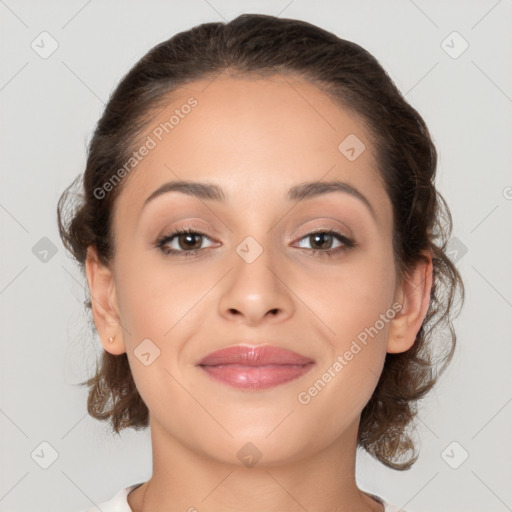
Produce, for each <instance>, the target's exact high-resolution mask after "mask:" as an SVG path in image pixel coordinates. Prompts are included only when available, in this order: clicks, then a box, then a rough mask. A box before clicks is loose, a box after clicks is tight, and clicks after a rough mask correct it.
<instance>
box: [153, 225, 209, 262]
mask: <svg viewBox="0 0 512 512" xmlns="http://www.w3.org/2000/svg"><path fill="white" fill-rule="evenodd" d="M201 238H207V239H208V240H211V239H210V238H209V237H208V236H207V235H206V234H205V233H202V232H200V231H197V230H193V229H192V228H190V227H188V226H187V227H184V228H179V229H176V230H175V231H173V232H171V233H169V234H167V235H164V236H162V237H161V238H159V239H158V240H157V241H156V243H155V246H156V247H158V248H159V249H160V250H161V251H162V252H163V253H165V254H175V255H180V256H194V255H195V254H197V253H198V252H199V251H200V250H202V249H203V248H202V247H201V245H202V243H201V242H202V240H201ZM172 246H174V247H172Z"/></svg>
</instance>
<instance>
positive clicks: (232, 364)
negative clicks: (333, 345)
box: [197, 345, 315, 390]
mask: <svg viewBox="0 0 512 512" xmlns="http://www.w3.org/2000/svg"><path fill="white" fill-rule="evenodd" d="M314 364H315V361H314V360H313V359H310V358H309V357H305V356H303V355H300V354H297V353H296V352H292V351H290V350H286V349H283V348H280V347H275V346H270V345H264V346H251V345H235V346H232V347H227V348H224V349H221V350H217V351H215V352H212V353H211V354H208V355H207V356H206V357H204V358H203V359H201V360H200V361H199V362H198V363H197V366H199V367H200V368H201V369H202V370H203V371H205V372H206V373H207V374H208V375H209V376H210V377H212V378H213V379H215V380H217V381H220V382H222V383H224V384H227V385H230V386H232V387H236V388H241V389H253V390H259V389H267V388H271V387H274V386H278V385H280V384H284V383H286V382H290V381H292V380H295V379H297V378H299V377H301V376H302V375H304V374H305V373H307V372H309V371H310V370H311V369H312V367H313V366H314Z"/></svg>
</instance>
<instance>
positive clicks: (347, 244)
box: [155, 226, 356, 257]
mask: <svg viewBox="0 0 512 512" xmlns="http://www.w3.org/2000/svg"><path fill="white" fill-rule="evenodd" d="M186 234H193V235H199V236H203V237H205V238H210V237H209V236H208V235H207V234H206V233H203V232H202V231H198V230H197V229H192V228H190V227H189V226H186V227H183V228H178V229H176V230H175V231H172V232H171V233H169V234H167V235H163V236H162V237H160V238H159V239H158V240H157V241H156V242H155V247H157V248H158V249H160V250H161V251H162V252H163V253H164V254H165V255H169V256H170V255H174V256H185V257H190V256H195V255H196V254H198V253H199V251H202V250H204V249H192V250H190V251H177V250H176V249H166V248H165V245H166V244H167V243H169V242H170V241H171V240H172V239H173V238H175V237H177V236H179V235H186ZM317 234H325V235H331V236H333V237H335V238H337V239H338V241H340V242H341V243H342V244H343V246H341V247H336V248H335V249H326V250H322V249H306V250H307V251H310V252H311V253H312V254H313V255H314V256H320V257H322V256H327V257H331V256H333V255H334V254H336V253H338V252H342V251H346V250H348V249H351V248H352V247H354V246H355V245H356V243H355V242H354V241H353V240H351V239H349V238H347V237H346V236H345V235H342V234H341V233H338V232H337V231H334V230H332V229H323V230H318V231H313V232H311V233H308V234H307V235H304V236H303V237H302V238H300V239H299V240H303V239H304V238H308V237H310V236H313V235H317Z"/></svg>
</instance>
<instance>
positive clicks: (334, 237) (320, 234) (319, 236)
mask: <svg viewBox="0 0 512 512" xmlns="http://www.w3.org/2000/svg"><path fill="white" fill-rule="evenodd" d="M303 241H308V242H309V244H310V245H311V252H312V253H313V254H315V255H317V254H319V255H322V254H323V255H327V256H330V255H332V254H333V253H335V252H338V251H343V250H346V249H349V248H350V247H353V246H354V245H355V242H353V241H352V240H350V239H349V238H347V237H346V236H345V235H342V234H341V233H338V232H337V231H332V230H327V231H325V230H324V231H316V232H314V233H309V235H306V236H305V237H302V238H301V239H300V242H299V247H301V248H303V249H308V248H307V247H304V246H303V245H301V244H302V243H303ZM336 242H337V245H333V244H336Z"/></svg>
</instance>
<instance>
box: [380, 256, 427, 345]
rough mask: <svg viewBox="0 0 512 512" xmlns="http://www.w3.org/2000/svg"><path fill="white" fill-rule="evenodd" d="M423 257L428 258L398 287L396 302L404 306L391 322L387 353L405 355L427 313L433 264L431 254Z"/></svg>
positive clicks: (419, 263)
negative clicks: (402, 353)
mask: <svg viewBox="0 0 512 512" xmlns="http://www.w3.org/2000/svg"><path fill="white" fill-rule="evenodd" d="M423 256H424V258H425V259H424V260H423V259H422V260H420V261H418V262H417V263H416V265H415V267H414V268H413V269H412V270H411V271H410V272H409V273H408V274H407V275H406V276H405V277H404V279H403V280H402V282H401V283H399V285H398V286H397V289H396V292H395V299H394V301H395V302H398V303H399V304H401V305H402V309H401V310H400V311H399V312H398V313H397V315H396V316H395V317H394V318H393V319H392V320H391V321H390V327H389V333H388V343H387V348H386V351H387V352H390V353H397V352H405V351H406V350H408V349H410V348H411V347H412V346H413V345H414V342H415V341H416V335H417V334H418V331H419V330H420V328H421V324H422V323H423V320H424V319H425V315H426V314H427V310H428V306H429V303H430V292H431V290H432V282H433V276H432V273H433V265H432V256H431V255H430V253H429V252H427V253H423Z"/></svg>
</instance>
